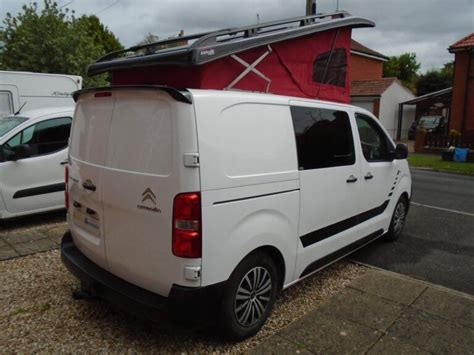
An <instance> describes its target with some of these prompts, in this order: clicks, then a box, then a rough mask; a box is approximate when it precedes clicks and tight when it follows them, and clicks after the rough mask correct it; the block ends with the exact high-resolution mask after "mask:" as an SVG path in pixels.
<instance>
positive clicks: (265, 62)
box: [88, 12, 374, 103]
mask: <svg viewBox="0 0 474 355" xmlns="http://www.w3.org/2000/svg"><path fill="white" fill-rule="evenodd" d="M372 26H374V23H373V22H371V21H369V20H367V19H364V18H360V17H354V16H352V15H350V14H348V13H347V12H336V13H331V14H324V15H314V16H305V17H298V18H293V19H289V20H283V21H275V22H269V23H263V24H259V25H255V26H248V27H243V28H238V29H233V30H222V31H217V32H210V33H205V34H197V35H191V36H186V37H178V38H174V39H170V40H165V41H160V42H156V43H152V44H148V45H142V46H135V47H132V48H129V49H126V50H123V51H117V52H113V53H110V54H108V55H106V56H105V57H103V58H101V59H99V60H98V61H97V62H96V63H94V64H92V65H91V66H90V67H89V70H88V73H89V75H95V74H99V73H103V72H111V73H112V85H164V86H170V87H175V88H190V89H191V88H195V89H197V88H199V89H217V90H246V91H256V92H266V93H272V94H277V95H289V96H296V97H304V98H313V99H314V98H316V99H322V100H329V101H337V102H344V103H348V102H349V65H350V42H351V31H352V28H354V27H372Z"/></svg>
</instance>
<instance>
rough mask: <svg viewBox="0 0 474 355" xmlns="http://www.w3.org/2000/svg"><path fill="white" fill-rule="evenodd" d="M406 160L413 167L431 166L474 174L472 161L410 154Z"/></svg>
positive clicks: (441, 169)
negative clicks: (458, 161)
mask: <svg viewBox="0 0 474 355" xmlns="http://www.w3.org/2000/svg"><path fill="white" fill-rule="evenodd" d="M408 162H409V163H410V166H411V167H414V168H431V169H435V170H439V171H452V172H457V173H461V174H467V175H474V163H457V162H453V161H443V160H441V156H440V155H431V154H410V155H409V157H408Z"/></svg>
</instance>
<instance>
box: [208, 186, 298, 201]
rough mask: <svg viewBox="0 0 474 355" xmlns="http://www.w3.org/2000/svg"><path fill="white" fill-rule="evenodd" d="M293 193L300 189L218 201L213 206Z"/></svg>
mask: <svg viewBox="0 0 474 355" xmlns="http://www.w3.org/2000/svg"><path fill="white" fill-rule="evenodd" d="M293 191H300V189H293V190H285V191H278V192H272V193H269V194H264V195H256V196H249V197H242V198H236V199H233V200H225V201H218V202H214V203H213V205H222V204H224V203H230V202H237V201H245V200H251V199H254V198H260V197H267V196H273V195H280V194H286V193H288V192H293Z"/></svg>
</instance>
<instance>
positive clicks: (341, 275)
mask: <svg viewBox="0 0 474 355" xmlns="http://www.w3.org/2000/svg"><path fill="white" fill-rule="evenodd" d="M364 271H365V268H364V267H362V266H357V265H354V264H350V263H348V262H345V261H342V262H339V263H337V264H335V265H333V266H332V267H330V268H328V269H326V270H324V271H321V272H319V273H318V274H316V275H314V276H311V277H309V278H308V279H306V280H305V281H303V282H301V283H299V284H298V285H295V286H293V287H291V288H289V289H288V290H285V291H283V292H282V293H281V295H280V298H279V299H278V301H277V303H276V305H275V309H274V311H273V314H272V316H271V317H270V319H269V320H268V321H267V323H266V325H265V326H264V328H263V329H262V330H261V331H260V332H259V333H258V334H257V335H256V336H255V337H253V338H251V339H248V340H246V341H243V342H241V343H237V344H233V343H228V342H224V341H223V340H221V339H219V338H218V337H217V336H216V335H215V334H213V330H212V328H209V329H206V328H204V329H199V328H198V329H194V330H192V329H188V328H187V327H186V323H182V322H181V323H180V322H179V321H176V320H174V319H169V318H167V317H166V315H165V314H163V319H162V320H161V319H160V320H159V321H158V322H155V323H152V322H149V321H144V320H140V319H136V318H134V317H132V316H130V315H128V314H125V313H123V312H120V311H118V310H117V309H115V308H112V307H110V306H109V305H107V304H105V303H104V302H101V301H89V302H88V301H76V300H73V299H72V298H71V290H72V289H73V288H75V287H76V286H77V281H76V279H75V278H74V277H73V276H71V275H70V274H69V273H68V272H67V270H66V269H65V268H64V267H63V265H62V264H61V261H60V256H59V251H58V250H54V251H50V252H46V253H40V254H35V255H30V256H26V257H22V258H16V259H11V260H7V261H3V262H0V353H12V352H17V353H26V352H28V353H32V352H47V353H50V352H55V353H57V352H84V353H85V352H87V353H89V352H112V353H116V352H128V353H135V352H140V353H141V352H153V353H162V352H179V353H190V352H192V353H203V352H205V353H209V352H242V351H245V350H248V349H250V348H252V347H253V346H255V345H257V344H258V343H259V342H261V341H262V340H263V339H264V338H266V337H268V336H270V335H272V334H274V333H275V332H276V331H278V330H279V329H281V328H282V327H285V326H286V325H288V324H289V323H291V322H293V321H295V320H296V319H298V318H299V317H301V316H302V315H304V314H305V313H307V312H309V311H311V310H312V309H314V308H315V307H317V305H318V304H319V303H321V302H323V301H324V300H325V299H328V298H329V297H330V296H331V295H333V294H336V293H338V292H339V291H340V290H341V289H342V288H344V287H345V286H346V285H347V284H348V283H350V282H351V281H352V280H353V279H355V278H357V277H359V276H360V275H362V274H363V273H364Z"/></svg>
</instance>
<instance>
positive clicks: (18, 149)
mask: <svg viewBox="0 0 474 355" xmlns="http://www.w3.org/2000/svg"><path fill="white" fill-rule="evenodd" d="M10 149H11V154H8V156H7V157H6V160H9V161H17V160H20V159H26V158H29V157H31V147H30V145H29V144H20V145H17V146H15V147H12V148H10Z"/></svg>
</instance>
